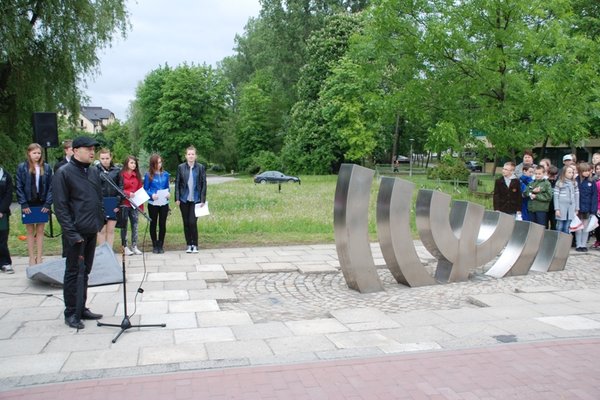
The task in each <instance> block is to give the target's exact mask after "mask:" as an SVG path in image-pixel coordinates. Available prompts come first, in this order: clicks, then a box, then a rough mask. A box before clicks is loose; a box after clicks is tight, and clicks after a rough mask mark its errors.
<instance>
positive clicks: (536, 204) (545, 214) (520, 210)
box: [494, 152, 600, 252]
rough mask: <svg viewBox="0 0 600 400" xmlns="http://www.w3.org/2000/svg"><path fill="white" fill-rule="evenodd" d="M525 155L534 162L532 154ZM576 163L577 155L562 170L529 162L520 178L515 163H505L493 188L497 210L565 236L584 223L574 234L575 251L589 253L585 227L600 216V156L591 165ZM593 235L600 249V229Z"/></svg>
mask: <svg viewBox="0 0 600 400" xmlns="http://www.w3.org/2000/svg"><path fill="white" fill-rule="evenodd" d="M525 155H526V156H529V158H530V159H531V161H533V157H532V155H531V154H530V153H527V152H526V154H525ZM524 160H525V156H524ZM575 161H576V159H575V155H573V154H567V155H565V156H564V157H563V164H564V166H563V168H562V169H561V170H559V169H558V168H557V167H555V166H553V165H551V163H550V160H548V159H543V160H541V161H540V164H539V165H537V166H536V165H533V164H527V163H526V164H523V165H521V166H520V168H519V173H520V174H521V175H520V176H517V175H515V165H514V163H512V162H507V163H505V164H504V167H503V169H502V177H501V178H499V179H498V180H496V182H495V186H494V210H496V211H502V212H505V213H508V214H512V215H514V216H515V218H517V219H522V220H525V221H531V222H534V223H538V224H540V225H543V226H544V227H546V228H549V229H555V230H558V231H561V232H564V233H569V232H570V231H571V229H570V226H571V222H572V221H574V220H575V219H576V218H577V219H579V220H580V221H581V223H580V226H579V227H578V229H577V230H576V231H575V248H576V250H577V251H579V252H586V251H588V247H587V242H588V239H589V232H588V230H587V229H586V228H587V226H588V224H589V222H590V218H591V217H592V216H593V215H595V216H596V217H599V215H598V210H599V208H600V195H599V194H600V153H595V154H594V155H593V157H592V164H589V163H587V162H580V163H578V164H576V162H575ZM594 234H595V237H596V241H595V243H594V244H593V247H594V248H600V228H596V230H595V232H594Z"/></svg>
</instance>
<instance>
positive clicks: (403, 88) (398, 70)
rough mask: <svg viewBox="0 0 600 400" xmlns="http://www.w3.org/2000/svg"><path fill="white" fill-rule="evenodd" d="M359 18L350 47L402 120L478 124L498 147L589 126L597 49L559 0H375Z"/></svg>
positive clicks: (580, 133) (580, 134)
mask: <svg viewBox="0 0 600 400" xmlns="http://www.w3.org/2000/svg"><path fill="white" fill-rule="evenodd" d="M582 1H583V0H582ZM367 20H368V24H367V26H366V27H365V30H364V31H365V34H364V35H363V36H362V38H361V40H359V41H358V42H357V45H356V48H358V50H355V48H353V49H352V50H351V52H350V53H351V54H352V52H353V51H359V50H360V49H362V51H363V52H367V54H369V58H363V59H367V60H368V62H367V63H364V64H366V65H374V66H376V67H377V69H373V70H371V72H370V74H368V75H367V76H369V77H370V79H372V80H373V81H377V80H378V81H379V82H380V84H379V86H372V87H374V88H376V89H374V90H383V91H384V93H386V96H385V97H384V99H385V100H384V101H385V102H386V103H387V104H388V105H387V106H385V105H384V106H381V107H380V108H381V109H382V110H385V109H388V110H390V111H391V110H394V111H395V112H396V114H397V115H401V116H402V119H404V120H406V121H408V122H409V124H413V125H414V124H415V123H417V122H419V123H420V125H421V126H422V127H424V128H426V129H428V128H434V127H435V126H442V127H443V126H452V127H454V128H455V129H456V132H457V134H458V137H463V138H464V137H467V135H466V134H462V133H463V132H464V133H466V132H470V131H471V130H472V129H476V130H479V131H484V132H485V133H486V135H487V139H488V140H489V141H490V142H491V143H492V144H493V146H494V147H495V150H496V151H497V153H498V154H499V155H511V154H513V153H514V151H515V149H519V150H520V149H522V148H525V147H531V146H532V145H534V144H536V143H539V142H541V141H542V140H543V138H544V137H546V136H548V137H549V138H550V140H551V141H553V142H555V143H560V142H569V141H578V140H580V139H582V138H585V137H587V136H588V135H589V129H588V126H589V123H590V116H591V115H592V110H593V109H594V107H595V105H594V104H597V98H596V97H594V96H595V92H597V90H598V73H597V65H598V60H597V58H598V55H599V54H600V51H599V48H598V42H597V41H596V42H594V41H593V40H591V39H590V37H587V36H585V35H582V34H579V33H577V32H576V31H574V30H573V26H575V25H576V24H577V20H576V19H573V14H572V9H571V7H570V2H569V1H565V0H547V1H541V0H533V1H532V0H504V1H474V0H468V1H461V2H458V3H457V2H447V1H445V0H416V1H413V2H410V3H406V2H390V1H384V0H380V1H378V2H376V5H375V7H374V8H373V11H372V14H371V17H370V18H368V19H367ZM377 76H378V78H377ZM389 114H390V112H388V116H387V118H388V119H389V116H390V115H389ZM438 124H441V125H438ZM431 132H436V129H432V130H431ZM438 132H439V131H438ZM460 144H461V145H464V144H465V143H464V141H463V142H461V143H460Z"/></svg>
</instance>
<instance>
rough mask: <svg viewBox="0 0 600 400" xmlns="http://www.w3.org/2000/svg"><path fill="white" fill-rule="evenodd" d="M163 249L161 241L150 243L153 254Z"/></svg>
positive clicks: (161, 251) (161, 252)
mask: <svg viewBox="0 0 600 400" xmlns="http://www.w3.org/2000/svg"><path fill="white" fill-rule="evenodd" d="M164 252H165V250H164V249H163V244H162V242H156V243H155V244H153V245H152V253H154V254H163V253H164Z"/></svg>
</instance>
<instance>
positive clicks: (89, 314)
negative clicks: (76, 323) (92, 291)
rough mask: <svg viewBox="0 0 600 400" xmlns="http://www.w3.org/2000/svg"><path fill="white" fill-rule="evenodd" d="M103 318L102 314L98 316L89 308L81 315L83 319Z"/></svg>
mask: <svg viewBox="0 0 600 400" xmlns="http://www.w3.org/2000/svg"><path fill="white" fill-rule="evenodd" d="M100 318H102V314H96V313H93V312H91V311H90V309H89V308H86V309H85V310H83V312H82V313H81V319H100Z"/></svg>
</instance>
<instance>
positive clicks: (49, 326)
mask: <svg viewBox="0 0 600 400" xmlns="http://www.w3.org/2000/svg"><path fill="white" fill-rule="evenodd" d="M417 249H418V253H419V255H420V256H421V259H422V260H423V261H424V262H431V260H432V258H431V255H429V254H428V253H427V252H426V251H425V250H424V248H423V246H422V245H420V243H417ZM372 250H373V254H374V257H375V261H376V264H383V259H382V257H381V252H380V251H379V248H378V245H376V244H374V245H372ZM14 261H15V269H16V273H15V274H14V275H2V276H0V398H3V396H4V394H3V392H6V393H8V392H7V391H9V390H11V389H16V388H32V387H35V386H36V385H48V384H53V383H60V382H71V381H85V382H88V383H87V385H88V386H87V387H89V385H94V386H96V385H100V382H102V381H103V380H105V379H112V378H123V377H125V378H127V377H129V378H128V379H131V382H133V380H134V377H136V376H147V377H148V379H150V381H156V379H157V378H156V376H157V374H161V375H158V376H164V375H162V374H166V373H175V374H174V375H173V376H174V378H173V379H174V380H176V381H179V382H182V381H186V379H185V378H181V379H182V380H180V378H179V377H180V375H178V374H180V373H183V372H185V371H197V370H207V369H211V370H215V369H217V370H218V371H223V370H222V368H224V367H250V366H254V367H256V366H264V365H278V366H281V365H288V364H294V365H298V364H303V363H307V362H311V363H312V362H316V361H326V360H352V361H353V362H355V363H356V365H357V367H356V368H363V367H364V368H371V367H369V366H368V365H371V361H369V360H370V359H371V358H372V357H379V358H380V357H382V356H385V355H394V357H395V356H401V355H407V353H412V352H432V351H433V352H434V353H433V354H437V352H440V351H442V353H443V351H450V350H455V349H462V350H465V349H484V348H485V349H487V348H489V346H492V347H491V349H494V348H496V347H497V346H505V343H511V342H523V343H529V344H531V345H532V346H534V345H535V344H536V343H541V344H544V346H550V347H551V346H552V343H558V342H557V341H561V340H565V339H568V340H570V342H568V343H570V345H572V346H575V347H577V346H580V345H581V344H580V343H579V342H578V341H577V340H581V339H585V338H598V337H600V252H598V251H590V252H589V253H587V254H581V253H575V252H573V253H572V255H571V257H570V258H569V260H568V262H567V266H566V269H565V271H562V272H554V273H545V274H540V273H536V274H530V275H527V276H521V277H509V278H504V279H490V278H486V277H484V276H482V275H481V274H480V273H476V274H474V275H473V278H472V279H471V280H470V281H469V282H463V283H454V284H448V285H436V286H429V287H421V288H412V289H409V288H405V287H403V286H401V285H398V284H396V283H394V282H393V280H392V279H391V276H390V275H389V273H387V272H386V271H385V270H383V269H380V270H379V272H380V274H381V277H382V278H383V280H384V282H385V291H384V292H380V293H373V294H366V295H362V294H359V293H356V292H353V291H351V290H349V289H348V288H347V287H346V286H345V284H344V282H343V279H342V277H341V274H340V272H339V263H338V261H337V255H336V251H335V246H334V245H315V246H282V247H265V248H238V249H210V250H208V249H203V250H201V251H200V253H198V254H196V255H191V254H186V253H183V252H175V251H171V252H167V253H165V254H160V255H155V254H147V255H145V256H144V257H141V256H137V257H135V256H134V257H129V258H128V259H127V276H128V285H127V289H128V305H129V313H130V314H131V316H132V323H134V324H137V323H141V324H156V323H162V322H164V323H166V324H167V326H166V327H165V328H142V329H137V328H135V329H131V330H128V331H127V332H125V333H124V334H123V336H121V337H120V338H119V340H118V341H117V342H116V343H114V344H113V343H111V339H112V338H113V337H114V336H115V334H116V332H117V329H115V328H109V327H98V326H96V325H95V324H94V323H93V322H91V321H88V322H87V323H86V328H85V329H84V330H81V331H79V332H76V331H75V330H73V329H69V328H68V327H66V326H65V325H64V323H63V318H62V311H63V305H62V301H61V297H62V291H61V290H60V289H58V288H53V287H49V286H47V285H43V284H39V283H36V282H32V281H30V280H28V279H27V278H26V276H25V271H24V270H25V268H24V266H25V264H26V259H25V258H16V259H15V260H14ZM429 267H430V268H431V267H432V265H429ZM479 272H481V271H479ZM142 280H143V281H144V283H143V285H142V286H143V288H144V290H145V291H144V293H143V294H138V293H137V288H138V286H139V285H140V283H141V282H142ZM88 305H89V306H90V307H91V308H92V310H93V311H95V312H101V313H103V314H104V315H105V318H104V319H103V322H109V323H117V324H118V323H120V321H121V319H122V315H123V297H122V285H110V286H104V287H97V288H91V289H90V292H89V298H88ZM548 341H550V342H548ZM547 343H550V344H547ZM560 343H563V342H560ZM586 343H587V344H585V346H588V347H590V346H592V345H593V346H597V344H598V343H597V341H592V342H586ZM565 346H567V345H566V344H565ZM534 347H535V346H534ZM588 347H586V348H588ZM565 348H566V347H565ZM577 348H579V349H580V350H578V352H576V353H574V354H575V357H576V359H573V360H571V361H570V362H571V364H569V365H573V364H576V363H577V362H582V363H583V362H585V363H589V357H588V356H585V357H584V355H585V354H588V355H594V356H595V354H596V353H593V352H592V351H587V350H586V351H583V350H581V348H580V347H577ZM486 351H487V350H486ZM543 352H544V353H545V354H546V355H548V354H551V352H550V350H544V351H543ZM442 353H440V354H439V357H440V358H439V360H438V361H436V362H441V363H446V362H447V360H449V359H451V358H452V357H450V358H448V357H447V356H445V355H443V354H442ZM467 353H468V351H467ZM453 354H462V353H460V352H459V353H453ZM510 354H511V352H508V353H506V355H502V356H501V357H500V359H501V360H504V359H505V358H506V357H507V358H509V359H510ZM582 354H583V355H582ZM586 357H587V358H586ZM399 360H400V361H399V364H397V365H394V368H400V370H402V368H403V367H401V365H402V363H403V361H402V360H405V359H402V358H400V359H399ZM540 360H541V361H539V365H541V366H543V365H544V363H545V362H546V361H547V360H542V359H541V358H540ZM474 362H475V363H476V365H478V367H477V368H474V369H473V370H471V371H470V372H469V373H472V374H473V373H475V372H477V373H479V372H481V370H483V368H484V367H483V364H481V363H482V362H483V361H481V360H477V361H474ZM498 362H500V360H498ZM548 362H550V361H548ZM509 364H510V363H509ZM311 365H312V364H311ZM319 365H320V364H317V366H316V367H314V370H315V371H318V370H319V368H320V367H319ZM375 365H376V364H373V367H372V368H379V367H376V366H375ZM377 365H379V364H377ZM382 365H384V369H385V365H387V368H390V367H391V365H388V364H386V363H385V361H383V364H382ZM586 365H587V364H586ZM338 366H339V365H338ZM359 366H362V367H359ZM513 367H514V368H516V369H519V368H521V367H520V364H518V363H513ZM486 368H487V367H486ZM507 368H508V367H507ZM258 371H260V369H259V370H258ZM273 371H274V370H273ZM532 371H533V370H532ZM590 371H594V373H595V372H596V371H597V369H590ZM463 372H464V373H466V372H467V371H466V370H465V371H463ZM219 373H221V372H219ZM314 373H317V372H314ZM332 373H333V372H332ZM561 374H562V375H561V376H563V377H564V376H565V374H567V372H565V371H563V372H561ZM207 376H211V375H210V374H209V375H207ZM544 376H545V377H546V378H548V379H546V378H544V379H546V380H542V381H544V382H545V381H553V380H555V379H557V378H556V376H552V377H551V376H550V375H544ZM596 376H598V375H597V374H596ZM457 377H458V376H457ZM550 377H551V378H552V379H550ZM159 379H161V380H164V382H166V383H165V386H163V387H162V388H163V389H164V388H169V387H170V386H169V385H170V384H171V383H168V382H169V379H168V378H164V379H163V378H159ZM199 379H204V378H199ZM482 379H490V378H489V376H486V377H483V378H482ZM515 379H518V377H515ZM577 379H579V378H578V377H577V376H576V375H575V376H573V377H570V378H569V381H570V382H571V383H572V384H573V385H575V386H577V382H578V381H577ZM187 381H189V379H188V380H187ZM209 381H211V379H209ZM536 382H537V381H536ZM595 382H597V381H595ZM580 383H581V382H580ZM272 384H273V385H276V384H277V383H276V382H273V383H272ZM471 384H472V383H471ZM82 385H83V386H86V384H84V383H82ZM594 385H595V386H594ZM43 387H48V386H43ZM34 389H35V388H34ZM471 389H473V388H471ZM571 389H573V387H571ZM282 390H283V389H282ZM465 390H466V389H465ZM473 390H474V389H473ZM557 390H558V388H557ZM540 392H543V391H540ZM11 393H12V392H11ZM19 393H29V394H32V397H27V396H25V397H22V398H39V397H43V398H47V397H55V396H51V395H48V393H46V394H41V395H39V396H37V395H36V396H37V397H35V396H33V393H38V392H35V390H34V391H33V392H27V391H25V392H19ZM169 393H170V392H169ZM282 393H283V392H282ZM428 393H429V394H428ZM465 393H466V394H465V396H463V397H456V396H455V397H451V396H450V395H447V396H446V397H439V396H438V397H435V396H436V395H435V394H434V393H433V392H429V391H428V389H427V388H422V390H421V391H416V392H414V396H413V397H408V398H486V396H485V393H478V394H476V396H478V397H473V396H469V390H466V391H465ZM498 393H501V392H498ZM528 393H529V392H528ZM555 393H562V394H561V396H562V397H561V396H558V395H557V396H555V397H554V398H568V396H566V397H565V396H564V394H565V393H567V392H555ZM568 393H571V392H568ZM582 393H583V394H581V396H579V394H578V396H579V398H586V397H585V396H584V394H585V395H588V397H587V398H600V391H598V386H597V385H596V383H593V385H592V386H586V389H585V391H584V392H582ZM38 394H39V393H38ZM100 395H105V393H102V392H94V390H92V391H91V392H90V396H89V397H78V398H95V397H94V396H96V397H99V396H100ZM219 395H220V396H221V398H228V397H226V396H227V394H226V393H225V394H223V393H221V394H219ZM425 395H427V396H429V397H425ZM215 396H216V394H215ZM223 396H225V397H223ZM269 396H270V397H269ZM269 396H265V398H281V397H282V396H279V395H277V394H271V395H269ZM303 396H304V397H303ZM307 396H310V393H309V394H308V395H300V394H298V396H297V397H298V398H327V397H322V396H321V397H320V396H317V395H315V396H313V397H307ZM254 397H255V398H256V396H254ZM283 397H284V398H290V397H285V396H283ZM534 397H535V396H533V397H525V398H534ZM17 398H18V397H17ZM128 398H129V397H128ZM155 398H156V397H155ZM180 398H191V397H185V396H184V395H182V396H180ZM215 398H219V397H218V396H217V397H215ZM238 398H239V397H238ZM243 398H245V397H243ZM247 398H252V396H250V397H247ZM331 398H336V397H335V396H331ZM357 398H369V397H367V396H365V397H357ZM381 398H386V397H381ZM487 398H494V396H487ZM537 398H552V396H550V397H537ZM572 398H578V397H576V396H572Z"/></svg>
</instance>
